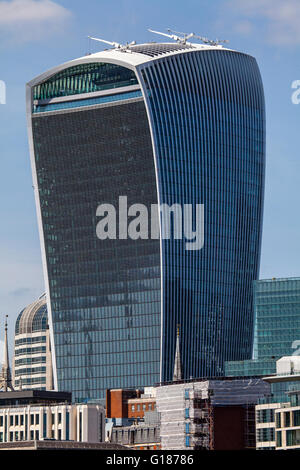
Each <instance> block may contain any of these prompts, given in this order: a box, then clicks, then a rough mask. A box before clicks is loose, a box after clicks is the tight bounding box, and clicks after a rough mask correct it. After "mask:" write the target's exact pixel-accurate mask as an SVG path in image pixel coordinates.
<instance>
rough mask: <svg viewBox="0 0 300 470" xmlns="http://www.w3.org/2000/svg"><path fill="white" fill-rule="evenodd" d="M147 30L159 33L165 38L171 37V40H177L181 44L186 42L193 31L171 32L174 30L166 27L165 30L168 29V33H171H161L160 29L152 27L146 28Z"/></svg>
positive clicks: (192, 34)
mask: <svg viewBox="0 0 300 470" xmlns="http://www.w3.org/2000/svg"><path fill="white" fill-rule="evenodd" d="M148 31H150V33H154V34H159V35H161V36H165V37H167V38H170V39H173V41H176V42H179V43H181V44H186V42H187V40H188V39H190V38H192V37H193V36H194V33H176V34H173V33H175V32H176V31H172V30H171V29H167V31H169V33H171V34H167V33H162V32H161V31H155V30H154V29H150V28H149V29H148ZM178 34H180V35H181V36H178Z"/></svg>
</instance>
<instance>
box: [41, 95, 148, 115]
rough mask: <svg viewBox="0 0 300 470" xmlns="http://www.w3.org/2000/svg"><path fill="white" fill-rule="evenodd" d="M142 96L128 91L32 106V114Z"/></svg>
mask: <svg viewBox="0 0 300 470" xmlns="http://www.w3.org/2000/svg"><path fill="white" fill-rule="evenodd" d="M138 96H142V92H141V91H140V90H136V91H130V92H127V93H117V94H115V95H109V96H97V97H95V98H87V99H83V100H74V101H64V102H62V103H48V104H39V105H34V106H33V112H34V113H44V112H48V111H58V110H60V109H71V108H81V107H82V106H93V105H95V104H101V103H110V102H113V101H121V100H126V99H131V98H137V97H138Z"/></svg>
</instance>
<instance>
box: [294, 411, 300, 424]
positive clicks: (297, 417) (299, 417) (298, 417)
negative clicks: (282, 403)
mask: <svg viewBox="0 0 300 470" xmlns="http://www.w3.org/2000/svg"><path fill="white" fill-rule="evenodd" d="M293 423H294V426H300V410H296V411H294V412H293Z"/></svg>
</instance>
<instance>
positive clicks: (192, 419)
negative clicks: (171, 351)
mask: <svg viewBox="0 0 300 470" xmlns="http://www.w3.org/2000/svg"><path fill="white" fill-rule="evenodd" d="M268 392H269V387H268V384H266V383H264V382H263V381H262V380H260V379H254V380H253V379H252V380H249V379H245V378H244V379H240V380H218V379H213V380H202V381H195V382H194V381H192V382H185V383H178V382H177V383H173V384H170V385H164V386H161V387H158V388H157V408H158V411H159V412H160V416H161V444H162V449H163V450H188V449H199V450H213V449H215V446H216V445H217V444H216V442H215V426H216V416H215V413H216V410H217V408H219V407H227V406H229V407H232V406H239V407H243V408H244V414H243V427H244V431H243V441H244V448H247V449H254V448H255V404H256V403H257V401H258V398H261V397H262V396H264V395H265V394H266V393H268Z"/></svg>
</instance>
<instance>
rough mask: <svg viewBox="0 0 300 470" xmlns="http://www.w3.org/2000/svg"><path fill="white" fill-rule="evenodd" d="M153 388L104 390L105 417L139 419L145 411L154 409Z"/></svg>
mask: <svg viewBox="0 0 300 470" xmlns="http://www.w3.org/2000/svg"><path fill="white" fill-rule="evenodd" d="M155 390H156V389H155V388H152V387H145V389H144V391H142V390H130V389H129V390H126V389H115V390H107V391H106V417H107V418H113V419H116V418H123V419H124V418H128V419H133V420H140V419H143V418H144V415H145V412H147V411H154V410H155V409H156V397H155Z"/></svg>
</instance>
